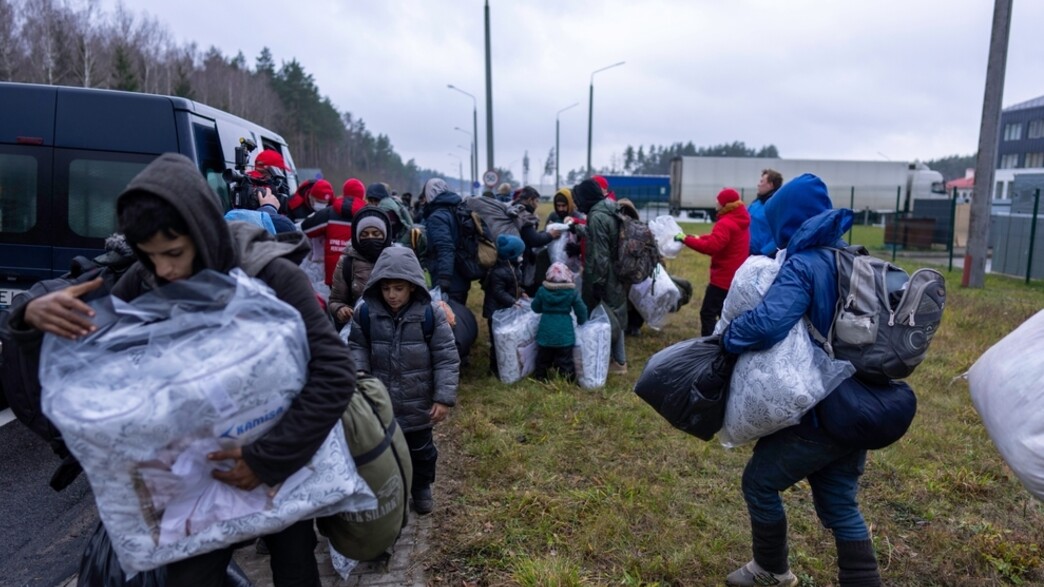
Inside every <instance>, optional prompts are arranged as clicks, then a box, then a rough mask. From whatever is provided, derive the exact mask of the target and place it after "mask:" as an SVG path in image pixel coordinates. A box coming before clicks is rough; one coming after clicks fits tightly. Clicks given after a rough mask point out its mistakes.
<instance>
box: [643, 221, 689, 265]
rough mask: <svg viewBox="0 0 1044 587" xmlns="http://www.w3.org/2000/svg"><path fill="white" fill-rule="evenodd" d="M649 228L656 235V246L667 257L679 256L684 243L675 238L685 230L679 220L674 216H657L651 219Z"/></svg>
mask: <svg viewBox="0 0 1044 587" xmlns="http://www.w3.org/2000/svg"><path fill="white" fill-rule="evenodd" d="M649 230H651V231H652V233H653V236H654V237H656V247H657V248H658V249H660V254H661V255H663V256H664V257H666V258H667V259H673V258H675V257H677V256H678V253H680V252H681V250H682V248H683V247H684V246H685V245H684V244H682V243H680V242H678V241H676V240H674V237H675V236H676V235H677V234H678V233H680V232H684V231H683V230H682V229H681V227H680V226H678V221H677V220H675V219H674V216H666V215H665V216H657V217H656V218H653V219H652V220H650V221H649Z"/></svg>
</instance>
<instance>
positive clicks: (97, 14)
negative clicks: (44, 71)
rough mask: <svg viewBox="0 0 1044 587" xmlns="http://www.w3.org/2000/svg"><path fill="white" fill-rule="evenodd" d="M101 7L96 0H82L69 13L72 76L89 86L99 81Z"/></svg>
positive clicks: (101, 33) (82, 84) (102, 48)
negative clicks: (71, 38)
mask: <svg viewBox="0 0 1044 587" xmlns="http://www.w3.org/2000/svg"><path fill="white" fill-rule="evenodd" d="M101 18H102V14H101V9H100V8H98V2H97V0H83V1H82V2H81V3H80V7H79V9H72V11H71V13H70V23H71V25H72V26H71V33H72V37H73V49H74V51H73V53H72V72H71V73H72V78H73V80H75V81H76V83H77V84H78V85H81V86H83V87H85V88H90V87H93V86H95V85H98V84H99V83H100V81H101V80H100V78H99V75H98V71H97V70H98V66H99V62H100V61H101V57H102V55H103V53H104V47H103V44H102V37H103V36H104V34H105V31H104V28H103V23H102V22H101Z"/></svg>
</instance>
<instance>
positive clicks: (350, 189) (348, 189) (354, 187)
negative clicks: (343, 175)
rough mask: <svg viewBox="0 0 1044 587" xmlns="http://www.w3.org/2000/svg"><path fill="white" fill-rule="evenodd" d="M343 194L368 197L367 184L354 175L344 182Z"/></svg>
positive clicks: (360, 197) (358, 197)
mask: <svg viewBox="0 0 1044 587" xmlns="http://www.w3.org/2000/svg"><path fill="white" fill-rule="evenodd" d="M341 195H342V196H344V197H346V198H357V199H360V200H362V199H364V198H365V197H366V186H364V185H363V182H361V181H359V180H358V179H355V178H354V177H353V178H351V179H349V180H348V181H346V182H344V185H343V186H341Z"/></svg>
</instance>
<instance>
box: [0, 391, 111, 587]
mask: <svg viewBox="0 0 1044 587" xmlns="http://www.w3.org/2000/svg"><path fill="white" fill-rule="evenodd" d="M9 414H10V410H4V411H2V412H0V422H2V421H4V420H7V419H8V418H7V417H6V416H8V415H9ZM58 462H59V461H58V457H56V456H55V455H54V453H52V452H51V449H50V447H49V446H47V444H46V443H45V442H43V441H42V440H40V439H39V438H37V437H36V435H34V434H33V433H32V432H30V431H29V429H28V428H26V427H25V426H23V425H22V424H20V423H19V422H17V421H9V422H6V423H4V424H3V425H0V463H2V465H0V495H2V496H3V497H2V499H0V585H17V586H23V585H29V586H34V587H35V586H40V587H53V586H54V585H59V584H60V583H62V581H64V580H65V579H66V578H68V577H69V576H70V575H72V574H73V573H75V572H76V570H77V568H78V567H79V564H80V554H81V553H82V552H83V545H84V542H85V541H86V540H87V537H88V536H89V535H90V533H91V532H92V531H93V530H94V525H95V524H96V523H97V520H98V517H97V513H96V511H95V509H94V498H93V496H92V495H91V490H90V487H89V486H88V484H87V479H86V477H85V476H83V475H80V478H79V479H77V480H76V481H75V482H74V483H73V484H72V485H70V486H69V487H67V488H66V489H65V490H64V491H62V492H60V493H59V492H56V491H54V490H53V489H51V487H50V486H49V485H48V482H49V481H50V479H51V474H52V473H53V472H54V468H55V467H57V466H58Z"/></svg>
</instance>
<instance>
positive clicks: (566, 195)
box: [544, 188, 583, 230]
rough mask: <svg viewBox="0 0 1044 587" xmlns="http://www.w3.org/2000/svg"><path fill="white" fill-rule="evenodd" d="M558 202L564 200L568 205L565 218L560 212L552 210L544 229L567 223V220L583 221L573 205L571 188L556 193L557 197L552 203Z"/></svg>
mask: <svg viewBox="0 0 1044 587" xmlns="http://www.w3.org/2000/svg"><path fill="white" fill-rule="evenodd" d="M558 200H564V201H565V203H566V214H565V216H559V215H558V212H555V211H554V210H551V213H550V214H548V215H547V222H545V223H544V229H545V230H546V229H547V225H548V224H554V223H557V222H565V219H566V218H572V219H573V220H582V219H583V215H582V214H580V211H579V210H577V209H576V204H575V203H573V190H571V189H569V188H562V189H560V190H558V191H557V192H555V197H554V198H552V199H551V202H552V203H554V202H557V201H558Z"/></svg>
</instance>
